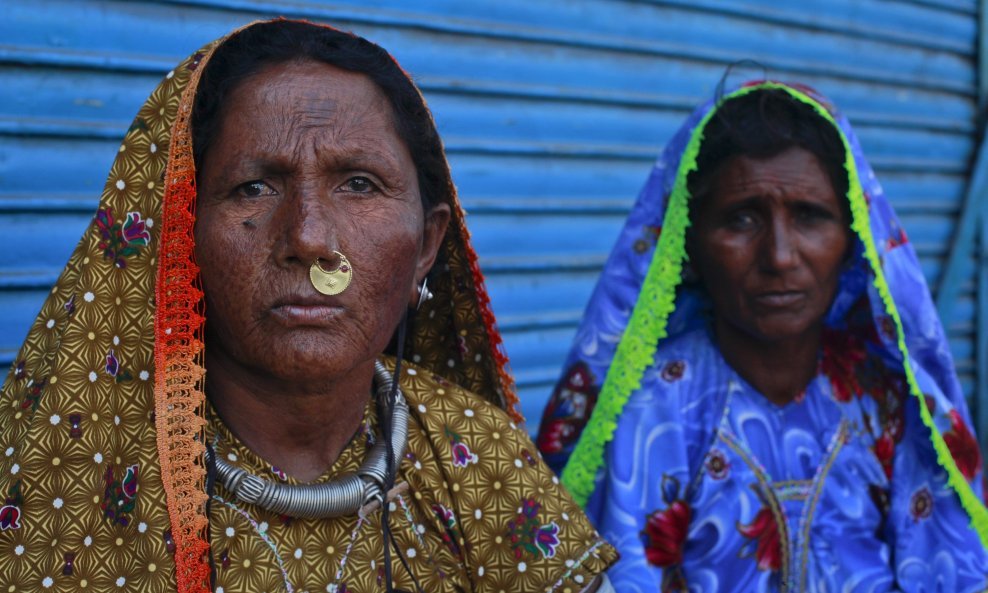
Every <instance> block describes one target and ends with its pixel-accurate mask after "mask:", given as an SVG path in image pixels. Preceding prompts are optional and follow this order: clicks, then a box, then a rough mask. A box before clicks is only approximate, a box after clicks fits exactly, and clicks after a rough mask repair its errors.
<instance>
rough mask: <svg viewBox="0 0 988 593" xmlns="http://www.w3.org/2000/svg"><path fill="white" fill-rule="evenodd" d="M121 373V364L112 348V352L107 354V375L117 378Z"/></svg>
mask: <svg viewBox="0 0 988 593" xmlns="http://www.w3.org/2000/svg"><path fill="white" fill-rule="evenodd" d="M119 371H120V363H119V362H118V361H117V356H116V354H114V353H113V348H110V351H109V352H107V353H106V374H107V375H110V376H111V377H116V376H117V372H119Z"/></svg>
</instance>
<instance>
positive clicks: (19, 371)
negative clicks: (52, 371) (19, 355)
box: [14, 360, 27, 381]
mask: <svg viewBox="0 0 988 593" xmlns="http://www.w3.org/2000/svg"><path fill="white" fill-rule="evenodd" d="M24 362H25V361H23V360H21V361H19V362H18V363H17V366H15V367H14V379H17V380H18V381H20V380H21V379H23V378H24V377H25V376H27V373H26V372H25V371H24Z"/></svg>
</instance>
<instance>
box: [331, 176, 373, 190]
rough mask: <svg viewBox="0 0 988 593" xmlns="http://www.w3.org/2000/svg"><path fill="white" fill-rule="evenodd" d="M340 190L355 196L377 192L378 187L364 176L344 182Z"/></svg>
mask: <svg viewBox="0 0 988 593" xmlns="http://www.w3.org/2000/svg"><path fill="white" fill-rule="evenodd" d="M340 189H342V190H343V191H347V192H352V193H355V194H368V193H371V192H374V191H377V189H378V187H377V185H376V184H375V183H374V182H373V181H371V180H370V179H368V178H366V177H364V176H362V175H357V176H354V177H351V178H349V179H347V180H346V181H344V182H343V185H342V186H340Z"/></svg>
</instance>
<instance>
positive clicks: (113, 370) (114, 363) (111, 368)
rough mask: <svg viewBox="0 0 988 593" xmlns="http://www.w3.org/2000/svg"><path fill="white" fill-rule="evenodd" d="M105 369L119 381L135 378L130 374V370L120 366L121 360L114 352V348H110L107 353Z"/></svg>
mask: <svg viewBox="0 0 988 593" xmlns="http://www.w3.org/2000/svg"><path fill="white" fill-rule="evenodd" d="M105 370H106V374H107V375H110V376H111V377H113V378H114V379H116V380H117V383H123V382H124V381H131V380H133V378H134V376H133V375H131V374H130V371H128V370H126V369H121V368H120V362H119V361H118V360H117V355H116V353H114V352H113V348H110V350H109V351H108V352H107V353H106V368H105Z"/></svg>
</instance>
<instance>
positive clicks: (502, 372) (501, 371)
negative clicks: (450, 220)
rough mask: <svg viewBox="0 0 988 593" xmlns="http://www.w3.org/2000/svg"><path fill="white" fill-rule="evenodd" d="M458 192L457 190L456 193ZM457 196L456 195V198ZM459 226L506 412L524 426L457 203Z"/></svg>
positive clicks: (478, 267) (467, 231) (482, 279)
mask: <svg viewBox="0 0 988 593" xmlns="http://www.w3.org/2000/svg"><path fill="white" fill-rule="evenodd" d="M454 191H455V190H454ZM453 195H454V196H455V195H456V194H455V193H454V194H453ZM456 209H457V210H458V212H457V213H456V218H457V221H456V223H457V226H459V230H460V239H461V241H462V242H463V251H464V252H465V253H466V258H467V263H468V264H469V265H470V273H471V275H472V276H473V289H474V291H475V292H476V294H477V307H478V308H479V309H480V316H481V318H482V319H483V320H484V328H485V329H486V330H487V339H488V342H489V344H490V348H491V356H493V357H494V363H495V368H496V370H497V375H498V377H499V378H500V382H501V390H502V391H503V393H504V407H505V411H507V412H508V415H509V416H511V418H512V419H513V420H514V421H515V422H524V421H525V417H524V416H522V414H521V412H520V411H519V410H518V405H519V403H520V402H519V400H518V393H517V391H516V390H515V380H514V378H513V377H512V376H511V373H510V371H508V355H507V354H506V353H505V351H504V340H503V339H502V338H501V332H499V331H498V329H497V322H496V321H495V320H494V312H493V311H491V298H490V296H489V295H488V294H487V287H486V286H485V284H484V274H483V273H482V272H481V271H480V266H479V265H478V263H477V252H475V251H474V250H473V245H472V244H471V243H470V231H469V230H467V225H466V216H465V215H464V212H463V209H462V207H460V205H459V201H458V200H457V201H456Z"/></svg>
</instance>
